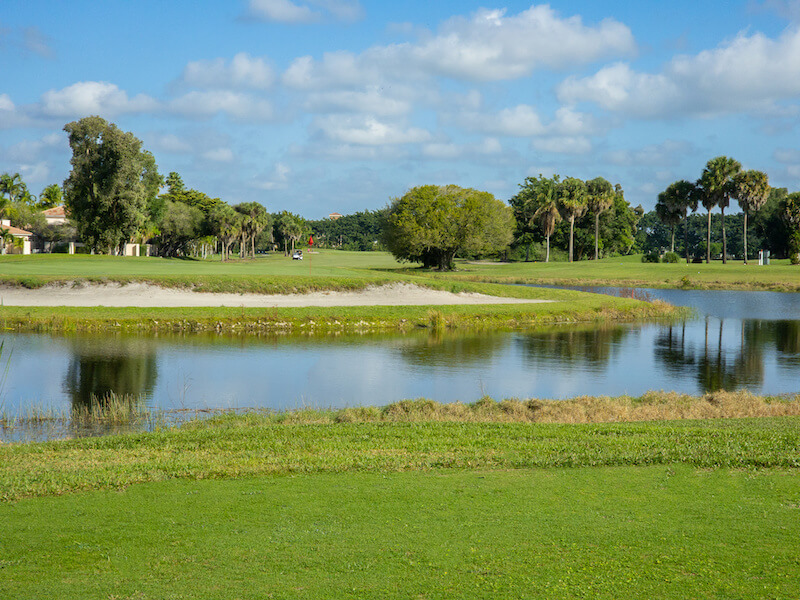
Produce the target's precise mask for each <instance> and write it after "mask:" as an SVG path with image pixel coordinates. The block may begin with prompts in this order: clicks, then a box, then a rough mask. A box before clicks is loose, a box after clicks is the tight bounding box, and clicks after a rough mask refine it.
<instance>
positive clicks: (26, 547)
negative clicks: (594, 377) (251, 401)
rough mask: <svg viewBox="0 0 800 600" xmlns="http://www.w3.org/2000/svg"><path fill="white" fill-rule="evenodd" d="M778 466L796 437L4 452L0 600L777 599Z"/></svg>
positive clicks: (788, 421)
mask: <svg viewBox="0 0 800 600" xmlns="http://www.w3.org/2000/svg"><path fill="white" fill-rule="evenodd" d="M798 461H800V418H797V417H783V418H765V419H720V420H709V421H675V422H647V423H632V424H622V423H616V424H593V425H555V424H550V425H542V424H536V425H531V424H522V423H436V422H417V423H381V424H374V423H373V424H370V423H358V424H354V423H340V424H334V425H332V424H328V425H313V424H308V425H296V424H295V425H293V424H276V423H275V422H274V421H269V420H260V419H258V418H257V417H256V416H253V415H249V416H247V415H245V416H230V415H226V416H225V417H222V418H218V419H212V420H211V421H205V422H197V423H194V424H192V425H191V426H188V427H185V428H182V429H178V430H176V429H168V430H163V431H159V432H154V433H149V434H137V435H126V436H112V437H106V438H95V439H84V440H68V441H62V442H50V443H45V444H22V445H5V446H0V490H2V491H4V493H5V498H6V500H5V502H0V597H2V598H4V599H5V598H9V599H16V598H25V599H30V598H56V597H57V598H135V599H149V598H159V599H160V598H225V599H227V598H656V597H657V598H692V597H694V598H797V597H798V595H800V550H798V545H797V540H798V539H800V518H798V511H800V478H799V477H800V462H798ZM133 484H136V485H133ZM76 490H84V491H81V492H78V493H75V492H76ZM31 494H34V495H35V496H38V497H29V496H30V495H31Z"/></svg>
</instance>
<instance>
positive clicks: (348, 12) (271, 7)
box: [247, 0, 364, 24]
mask: <svg viewBox="0 0 800 600" xmlns="http://www.w3.org/2000/svg"><path fill="white" fill-rule="evenodd" d="M363 13H364V11H363V9H362V8H361V4H360V3H359V2H358V0H306V1H305V2H294V1H292V0H250V2H249V3H248V10H247V14H248V15H249V16H250V17H251V18H254V19H257V20H260V21H274V22H278V23H291V24H308V23H318V22H320V21H322V20H324V19H326V18H333V19H336V20H339V21H356V20H358V19H360V18H361V17H362V16H363Z"/></svg>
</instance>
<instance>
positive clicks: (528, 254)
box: [525, 244, 531, 262]
mask: <svg viewBox="0 0 800 600" xmlns="http://www.w3.org/2000/svg"><path fill="white" fill-rule="evenodd" d="M525 262H531V245H530V244H528V245H527V246H525Z"/></svg>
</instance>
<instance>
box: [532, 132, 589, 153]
mask: <svg viewBox="0 0 800 600" xmlns="http://www.w3.org/2000/svg"><path fill="white" fill-rule="evenodd" d="M531 146H533V147H534V148H535V149H536V150H540V151H542V152H554V153H556V154H588V153H589V152H591V151H592V142H591V141H590V140H589V138H586V137H583V136H555V137H543V138H536V139H534V140H532V141H531Z"/></svg>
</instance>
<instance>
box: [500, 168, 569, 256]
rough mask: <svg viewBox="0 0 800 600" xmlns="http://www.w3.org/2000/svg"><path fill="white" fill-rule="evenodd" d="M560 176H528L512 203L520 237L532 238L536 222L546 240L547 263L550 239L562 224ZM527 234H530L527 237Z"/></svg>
mask: <svg viewBox="0 0 800 600" xmlns="http://www.w3.org/2000/svg"><path fill="white" fill-rule="evenodd" d="M559 179H560V178H559V176H558V175H554V176H553V177H545V176H544V175H542V174H541V173H540V174H539V177H526V178H525V183H521V184H520V186H519V187H520V190H519V192H518V193H517V194H516V195H515V196H514V197H513V198H511V200H509V204H510V205H511V207H512V209H513V210H514V219H515V220H516V224H517V232H518V233H517V237H518V239H523V237H530V233H532V232H531V227H533V225H534V224H535V223H536V224H538V225H539V227H540V228H541V230H542V233H543V234H544V237H545V243H546V246H545V258H544V261H545V262H550V237H551V236H552V235H553V232H554V231H555V229H556V225H558V222H559V221H561V213H560V212H559V210H558V208H559V206H558V183H559ZM526 234H527V235H526ZM529 248H530V241H529V242H528V250H526V253H525V260H526V261H527V260H528V259H529V255H528V253H529Z"/></svg>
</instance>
